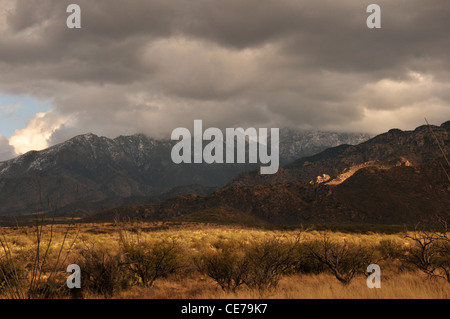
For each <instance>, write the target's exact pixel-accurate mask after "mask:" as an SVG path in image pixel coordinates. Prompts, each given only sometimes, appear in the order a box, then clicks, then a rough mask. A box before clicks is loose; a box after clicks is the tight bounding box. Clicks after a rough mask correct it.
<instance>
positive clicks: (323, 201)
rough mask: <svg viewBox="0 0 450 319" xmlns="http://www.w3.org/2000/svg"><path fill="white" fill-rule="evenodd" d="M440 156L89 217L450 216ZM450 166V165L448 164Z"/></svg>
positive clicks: (379, 219)
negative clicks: (327, 180)
mask: <svg viewBox="0 0 450 319" xmlns="http://www.w3.org/2000/svg"><path fill="white" fill-rule="evenodd" d="M444 164H445V161H444V160H443V158H440V159H437V160H434V161H431V162H428V163H426V164H421V165H418V166H414V167H413V166H394V167H392V168H389V169H380V168H377V167H373V166H372V167H367V168H362V169H360V170H358V171H357V172H356V173H355V174H353V175H352V176H350V177H349V178H348V179H346V180H345V181H344V182H342V183H340V184H338V185H326V184H305V183H300V182H292V183H283V184H275V185H250V186H249V185H233V186H230V187H227V188H223V189H221V190H219V191H217V192H215V193H213V194H211V195H209V196H206V197H200V196H197V195H188V196H177V197H174V198H172V199H169V200H167V201H163V202H159V203H154V204H149V205H138V206H124V207H119V208H115V209H112V210H106V211H104V212H102V213H100V214H97V215H94V216H92V217H91V218H90V219H88V220H91V221H102V220H103V221H104V220H111V219H112V218H116V217H127V218H128V217H131V218H138V219H144V220H167V219H169V220H195V221H199V220H200V221H203V222H211V221H215V220H221V219H222V218H223V217H224V216H225V215H227V214H231V217H230V218H229V220H228V221H229V222H236V223H240V222H243V223H245V222H246V221H251V222H252V223H269V224H300V223H302V224H409V225H411V224H414V223H418V222H430V221H431V222H432V221H433V220H434V218H435V217H436V216H440V217H446V218H450V210H449V207H450V181H449V179H448V177H447V175H446V173H445V171H444V170H443V169H442V165H444ZM449 171H450V169H449Z"/></svg>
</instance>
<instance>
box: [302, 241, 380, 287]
mask: <svg viewBox="0 0 450 319" xmlns="http://www.w3.org/2000/svg"><path fill="white" fill-rule="evenodd" d="M309 252H310V255H311V257H313V258H315V259H316V260H317V261H318V262H320V263H322V264H323V265H325V266H326V267H327V268H328V269H329V270H330V271H331V272H332V273H333V274H334V276H335V277H336V279H337V280H339V282H341V283H343V284H344V285H348V284H350V282H351V281H352V279H353V278H354V277H355V275H356V274H357V273H358V272H361V273H364V274H366V269H367V266H368V265H370V264H371V263H373V260H374V254H373V250H371V249H369V248H367V247H363V246H362V245H361V244H355V243H349V242H347V241H344V242H337V241H332V240H331V239H330V236H329V235H328V234H327V233H324V234H323V238H322V240H320V241H314V242H311V243H309Z"/></svg>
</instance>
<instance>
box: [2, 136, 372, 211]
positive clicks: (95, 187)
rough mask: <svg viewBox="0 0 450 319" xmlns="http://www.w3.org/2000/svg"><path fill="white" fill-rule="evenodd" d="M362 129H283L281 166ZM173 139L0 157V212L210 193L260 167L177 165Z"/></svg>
mask: <svg viewBox="0 0 450 319" xmlns="http://www.w3.org/2000/svg"><path fill="white" fill-rule="evenodd" d="M369 138H370V136H369V135H368V134H363V133H335V132H320V131H296V130H293V129H282V130H280V163H281V164H282V165H285V164H288V163H290V162H293V161H294V160H296V159H298V158H302V157H305V156H310V155H313V154H315V153H317V152H320V151H322V150H325V149H327V148H329V147H332V146H337V145H341V144H344V143H345V144H358V143H361V142H363V141H365V140H367V139H369ZM174 144H175V142H174V141H171V140H155V139H152V138H149V137H147V136H145V135H142V134H136V135H132V136H119V137H117V138H115V139H110V138H106V137H100V136H97V135H94V134H85V135H80V136H76V137H74V138H72V139H70V140H68V141H66V142H63V143H61V144H58V145H55V146H52V147H50V148H48V149H45V150H42V151H31V152H28V153H26V154H24V155H21V156H18V157H16V158H14V159H11V160H8V161H4V162H0V214H2V215H17V214H30V213H35V212H42V211H49V210H52V211H55V210H58V211H61V212H64V211H66V212H67V211H73V210H83V211H91V210H96V209H102V208H107V207H114V206H119V205H134V204H140V203H149V202H155V201H161V200H164V199H167V198H170V197H172V196H175V195H180V194H190V193H196V194H198V195H204V196H206V195H208V194H210V193H212V192H214V191H215V190H217V189H218V188H220V187H223V186H224V185H225V184H226V183H227V182H228V181H229V180H231V179H232V178H233V177H235V176H236V175H238V174H239V173H242V172H246V171H250V170H254V169H256V168H257V167H259V165H258V164H210V165H209V164H174V163H173V162H172V161H171V157H170V152H171V149H172V147H173V145H174Z"/></svg>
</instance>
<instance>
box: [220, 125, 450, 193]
mask: <svg viewBox="0 0 450 319" xmlns="http://www.w3.org/2000/svg"><path fill="white" fill-rule="evenodd" d="M431 130H432V131H431ZM433 134H434V135H435V136H436V137H437V139H438V140H439V143H440V144H441V145H443V146H444V148H445V149H444V151H445V152H450V121H448V122H445V123H443V124H442V125H440V126H426V125H424V126H420V127H418V128H416V129H415V130H414V131H401V130H398V129H392V130H390V131H389V132H387V133H384V134H380V135H378V136H375V137H374V138H371V139H369V140H367V141H365V142H363V143H360V144H358V145H346V144H343V145H339V146H337V147H333V148H329V149H327V150H325V151H323V152H320V153H318V154H316V155H313V156H309V157H303V158H300V159H298V160H296V161H294V162H292V163H290V164H288V165H286V166H284V167H283V168H281V169H280V170H279V171H278V173H277V174H274V175H260V174H259V173H258V171H252V172H245V173H242V174H240V175H239V176H237V177H236V178H234V179H233V180H231V181H230V182H229V183H228V184H227V185H270V184H277V183H286V182H296V181H298V182H311V181H313V182H316V181H317V179H318V177H321V178H322V179H323V176H324V175H325V177H326V179H328V178H329V180H328V182H331V183H339V182H342V181H343V180H345V179H346V178H348V177H349V176H351V174H352V173H354V172H356V171H357V170H358V169H360V168H362V167H368V166H377V167H380V168H389V167H394V166H398V165H406V166H415V165H420V164H423V163H426V162H428V161H430V160H433V159H435V158H437V157H439V156H441V155H442V154H441V151H440V149H439V147H438V145H437V142H436V140H435V138H434V136H433ZM319 181H320V179H319Z"/></svg>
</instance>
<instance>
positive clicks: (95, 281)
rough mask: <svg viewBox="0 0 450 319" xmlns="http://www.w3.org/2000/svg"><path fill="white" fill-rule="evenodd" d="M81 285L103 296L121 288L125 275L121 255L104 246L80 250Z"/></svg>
mask: <svg viewBox="0 0 450 319" xmlns="http://www.w3.org/2000/svg"><path fill="white" fill-rule="evenodd" d="M80 256H81V260H80V262H79V263H78V264H79V266H80V268H81V282H82V284H81V286H82V288H83V289H87V290H89V291H92V292H94V293H97V294H102V295H103V296H105V297H112V296H113V294H114V293H115V292H117V291H119V290H120V289H122V288H123V287H124V286H125V285H126V283H125V276H124V271H123V265H122V262H121V256H120V255H119V254H112V253H110V252H109V251H107V250H106V249H104V248H94V247H90V248H86V249H84V250H82V251H81V252H80Z"/></svg>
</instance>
